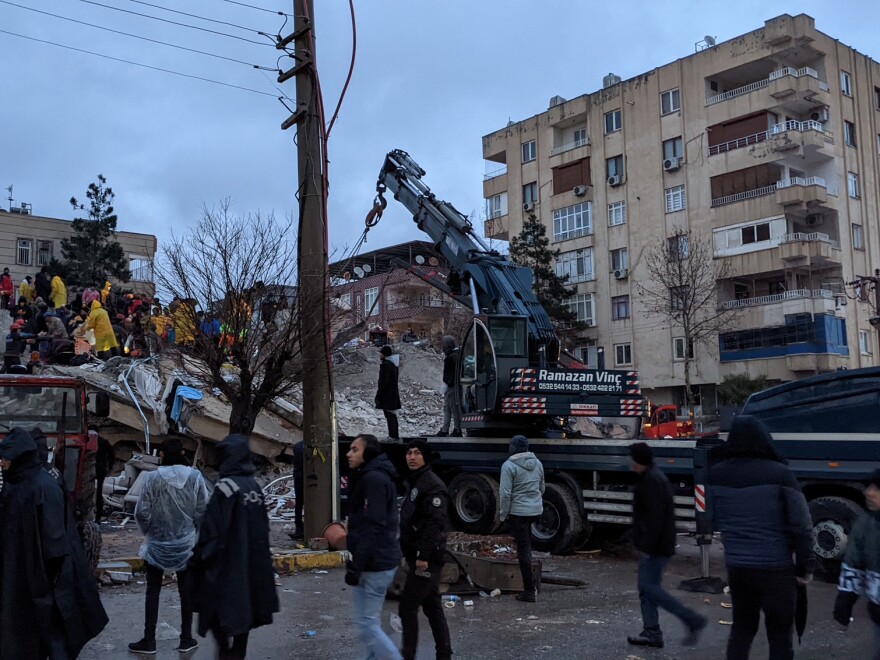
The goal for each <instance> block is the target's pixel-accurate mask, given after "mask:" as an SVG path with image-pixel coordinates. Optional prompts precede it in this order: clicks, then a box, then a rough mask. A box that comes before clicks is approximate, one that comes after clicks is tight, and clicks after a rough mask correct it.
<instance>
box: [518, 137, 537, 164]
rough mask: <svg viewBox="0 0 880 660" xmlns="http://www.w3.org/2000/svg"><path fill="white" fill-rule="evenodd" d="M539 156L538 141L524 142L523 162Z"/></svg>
mask: <svg viewBox="0 0 880 660" xmlns="http://www.w3.org/2000/svg"><path fill="white" fill-rule="evenodd" d="M537 156H538V143H537V142H535V141H534V140H531V141H530V142H523V145H522V158H523V160H522V162H524V163H529V162H531V161H533V160H535V158H537Z"/></svg>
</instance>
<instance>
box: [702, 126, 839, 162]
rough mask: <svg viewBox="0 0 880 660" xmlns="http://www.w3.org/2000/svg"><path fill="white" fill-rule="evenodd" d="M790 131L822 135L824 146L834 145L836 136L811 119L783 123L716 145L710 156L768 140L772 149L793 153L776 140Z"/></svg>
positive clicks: (710, 148) (781, 141) (782, 141)
mask: <svg viewBox="0 0 880 660" xmlns="http://www.w3.org/2000/svg"><path fill="white" fill-rule="evenodd" d="M789 131H796V132H799V133H806V132H808V131H815V132H816V133H819V134H820V135H821V138H822V140H821V144H822V145H824V144H826V143H832V144H833V143H834V134H833V133H831V131H826V130H825V127H824V126H823V125H822V124H821V123H820V122H818V121H815V120H813V119H809V120H807V121H795V120H790V121H786V122H782V123H781V124H775V125H773V126H771V127H770V128H769V129H768V130H766V131H761V132H760V133H755V134H753V135H747V136H745V137H741V138H737V139H736V140H730V141H728V142H723V143H721V144H716V145H714V146H712V147H709V155H710V156H717V155H718V154H723V153H727V152H728V151H734V150H735V149H742V148H744V147H749V146H752V145H756V144H759V143H761V142H766V141H768V140H772V141H771V143H770V148H771V149H774V150H776V151H791V148H790V147H788V145H787V143H786V141H785V140H784V139H783V140H776V139H775V138H777V137H779V136H784V137H788V136H786V133H788V132H789Z"/></svg>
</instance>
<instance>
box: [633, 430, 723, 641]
mask: <svg viewBox="0 0 880 660" xmlns="http://www.w3.org/2000/svg"><path fill="white" fill-rule="evenodd" d="M629 457H630V461H629V466H630V470H632V471H633V472H635V473H636V474H637V475H639V476H638V481H637V482H636V487H635V489H634V490H633V527H632V535H633V545H635V546H636V550H638V551H639V555H640V559H639V577H638V586H639V601H640V603H641V606H642V625H643V629H642V632H640V633H639V634H638V635H635V636H630V637H627V638H626V641H627V642H629V643H630V644H633V645H634V646H651V647H654V648H658V649H662V648H663V646H664V642H663V631H662V630H660V617H659V613H658V611H657V608H658V607H662V608H663V609H664V610H666V611H667V612H669V613H670V614H674V615H675V616H676V617H677V618H678V619H680V620H681V622H682V623H684V625H685V626H687V630H688V633H687V636H686V637H685V638H684V640H682V645H683V646H693V645H695V644H696V643H697V641H698V639H699V637H700V633H701V632H703V628H705V627H706V624H707V623H708V621H707V619H706V617H704V616H702V615H701V614H699V613H697V612H695V611H694V610H692V609H690V608H689V607H686V606H685V605H683V604H682V603H681V602H680V601H679V600H677V599H676V598H675V597H673V596H672V595H671V594H670V593H669V592H667V591H666V590H665V589H664V588H663V585H662V580H663V569H664V568H665V567H666V564H667V563H669V558H670V557H672V556H673V555H674V554H675V504H674V501H673V499H672V486H671V485H670V483H669V480H668V479H667V478H666V475H665V474H663V472H661V471H660V470H659V468H657V467H656V466H655V465H654V453H653V452H652V451H651V447H650V446H648V444H647V443H644V442H637V443H635V444H632V445H630V447H629Z"/></svg>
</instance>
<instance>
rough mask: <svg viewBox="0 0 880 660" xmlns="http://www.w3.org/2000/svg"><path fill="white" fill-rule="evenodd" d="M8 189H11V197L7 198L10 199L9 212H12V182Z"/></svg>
mask: <svg viewBox="0 0 880 660" xmlns="http://www.w3.org/2000/svg"><path fill="white" fill-rule="evenodd" d="M6 190H8V191H9V197H8V198H7V199H9V212H10V213H11V212H12V184H11V183H10V184H9V187H8V188H7V189H6Z"/></svg>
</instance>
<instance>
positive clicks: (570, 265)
mask: <svg viewBox="0 0 880 660" xmlns="http://www.w3.org/2000/svg"><path fill="white" fill-rule="evenodd" d="M556 275H558V276H559V277H565V276H566V275H567V276H568V280H567V282H568V283H577V282H586V281H587V280H591V279H593V277H594V275H593V248H584V249H583V250H572V251H571V252H563V253H562V254H560V255H559V256H558V257H557V258H556Z"/></svg>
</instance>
